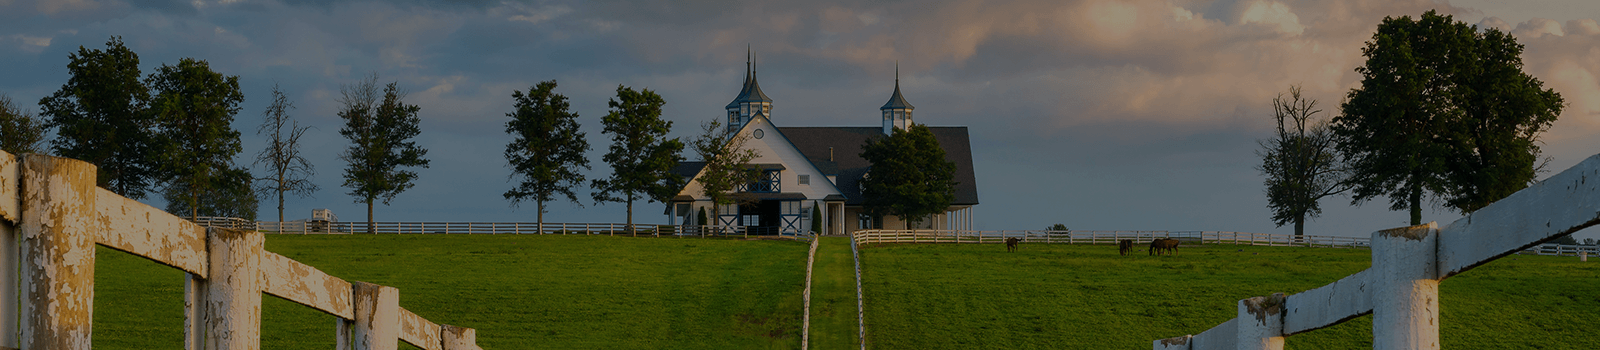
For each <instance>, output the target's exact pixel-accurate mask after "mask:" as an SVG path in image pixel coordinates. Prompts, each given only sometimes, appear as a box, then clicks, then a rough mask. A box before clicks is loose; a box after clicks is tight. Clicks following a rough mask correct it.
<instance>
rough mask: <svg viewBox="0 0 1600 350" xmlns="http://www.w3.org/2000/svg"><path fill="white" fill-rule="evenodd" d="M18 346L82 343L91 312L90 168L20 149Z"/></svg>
mask: <svg viewBox="0 0 1600 350" xmlns="http://www.w3.org/2000/svg"><path fill="white" fill-rule="evenodd" d="M22 163H23V164H22V183H23V184H25V185H26V186H25V187H24V188H23V190H22V197H23V203H22V205H21V209H22V217H21V225H20V228H21V231H22V232H21V235H22V240H21V247H20V251H21V252H22V253H23V254H24V258H23V259H22V260H23V263H22V266H21V272H22V276H20V279H21V286H20V288H19V289H20V293H21V295H20V299H21V300H22V303H21V305H19V308H20V309H22V310H21V311H22V312H23V313H24V314H26V315H29V317H26V318H25V319H24V320H23V322H22V323H21V324H20V325H19V328H20V329H19V333H20V339H18V343H19V345H21V346H19V347H20V348H24V349H89V347H90V345H91V344H90V334H91V332H90V330H91V329H92V327H93V324H94V323H93V318H94V235H93V233H92V232H90V231H88V228H89V226H90V225H89V223H88V221H89V220H90V218H92V214H93V212H94V202H95V198H94V195H95V192H94V188H95V167H94V166H93V165H90V164H89V163H85V162H82V161H78V160H72V159H67V158H57V157H50V156H43V155H35V154H30V155H27V156H26V157H25V158H24V159H23V162H22Z"/></svg>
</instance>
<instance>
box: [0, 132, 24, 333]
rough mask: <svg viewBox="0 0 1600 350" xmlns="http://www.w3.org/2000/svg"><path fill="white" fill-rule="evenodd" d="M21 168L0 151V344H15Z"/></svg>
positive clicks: (16, 160)
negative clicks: (2, 271)
mask: <svg viewBox="0 0 1600 350" xmlns="http://www.w3.org/2000/svg"><path fill="white" fill-rule="evenodd" d="M21 178H22V171H21V167H20V166H19V164H18V159H17V158H16V157H13V156H12V155H11V154H10V153H6V152H5V151H0V269H5V270H4V271H7V272H6V273H0V276H6V278H0V318H3V319H0V346H4V347H10V348H16V347H18V346H19V345H17V321H20V319H19V318H18V317H17V315H18V313H17V309H18V305H17V301H18V299H17V293H18V288H17V276H16V275H12V273H16V271H19V270H18V266H17V264H18V263H21V262H22V259H21V257H19V256H17V254H18V251H17V243H18V242H19V240H18V239H17V235H18V234H20V232H19V230H20V228H19V227H17V226H18V223H19V222H20V221H21V219H22V196H21V194H20V193H18V192H17V190H20V189H22V183H21V180H22V179H21Z"/></svg>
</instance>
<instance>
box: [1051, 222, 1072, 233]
mask: <svg viewBox="0 0 1600 350" xmlns="http://www.w3.org/2000/svg"><path fill="white" fill-rule="evenodd" d="M1044 230H1045V231H1071V230H1072V229H1069V228H1067V225H1066V224H1060V223H1057V224H1055V225H1050V227H1046V228H1045V229H1044Z"/></svg>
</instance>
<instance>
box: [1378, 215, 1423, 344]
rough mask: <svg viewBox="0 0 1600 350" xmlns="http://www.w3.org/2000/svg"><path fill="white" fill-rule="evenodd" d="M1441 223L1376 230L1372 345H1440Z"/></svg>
mask: <svg viewBox="0 0 1600 350" xmlns="http://www.w3.org/2000/svg"><path fill="white" fill-rule="evenodd" d="M1438 242H1439V227H1438V224H1437V223H1432V222H1430V223H1427V224H1426V225H1417V226H1410V227H1401V228H1394V229H1388V230H1382V231H1378V232H1373V233H1372V269H1373V270H1374V272H1377V273H1376V274H1373V275H1372V277H1373V287H1374V288H1373V291H1372V293H1373V294H1372V295H1373V305H1372V348H1373V349H1378V350H1385V349H1438V348H1439V279H1438V267H1437V265H1438V259H1437V256H1438Z"/></svg>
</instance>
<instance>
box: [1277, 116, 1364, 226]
mask: <svg viewBox="0 0 1600 350" xmlns="http://www.w3.org/2000/svg"><path fill="white" fill-rule="evenodd" d="M1317 113H1322V110H1320V109H1317V100H1307V99H1305V98H1302V97H1301V96H1300V87H1299V86H1290V87H1289V96H1288V98H1287V99H1285V98H1284V95H1283V94H1278V97H1275V98H1273V99H1272V115H1273V118H1274V119H1277V121H1278V129H1277V132H1276V133H1275V134H1274V137H1273V138H1271V139H1267V140H1262V141H1260V142H1259V143H1260V144H1261V150H1260V151H1256V155H1259V156H1261V165H1260V166H1258V167H1256V169H1257V170H1260V171H1261V174H1262V175H1265V176H1266V178H1267V179H1266V185H1267V208H1268V209H1271V210H1272V223H1274V224H1277V225H1278V227H1283V225H1284V224H1287V223H1294V234H1295V235H1296V236H1299V235H1304V234H1305V222H1306V218H1307V217H1312V218H1315V217H1317V216H1319V215H1321V214H1322V206H1321V204H1320V203H1321V200H1322V198H1323V197H1327V196H1332V195H1334V194H1338V193H1340V192H1344V190H1345V189H1346V188H1348V186H1347V185H1346V184H1345V183H1344V181H1343V180H1344V178H1343V171H1344V166H1343V164H1342V163H1340V161H1339V155H1338V149H1337V148H1336V142H1337V141H1338V140H1337V139H1335V138H1334V135H1333V130H1332V129H1330V128H1329V127H1328V122H1327V121H1326V120H1312V117H1313V116H1315V115H1316V114H1317Z"/></svg>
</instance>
